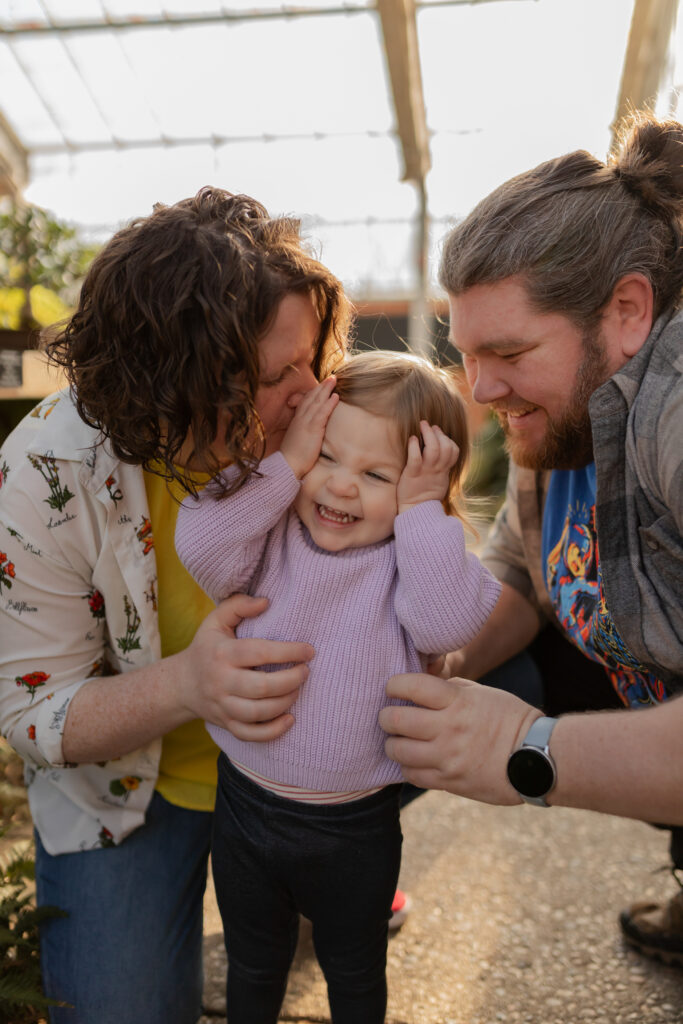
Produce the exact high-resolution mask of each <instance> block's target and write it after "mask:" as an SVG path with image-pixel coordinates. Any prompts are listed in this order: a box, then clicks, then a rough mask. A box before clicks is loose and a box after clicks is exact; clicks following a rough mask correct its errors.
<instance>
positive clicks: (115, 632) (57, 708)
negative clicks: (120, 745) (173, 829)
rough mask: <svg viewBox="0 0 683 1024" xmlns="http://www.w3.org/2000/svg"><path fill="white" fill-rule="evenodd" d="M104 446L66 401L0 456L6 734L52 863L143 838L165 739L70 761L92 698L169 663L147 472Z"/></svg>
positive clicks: (53, 399) (55, 402) (16, 436)
mask: <svg viewBox="0 0 683 1024" xmlns="http://www.w3.org/2000/svg"><path fill="white" fill-rule="evenodd" d="M98 442H99V438H98V435H97V432H96V431H94V430H93V429H92V428H90V427H88V426H87V425H86V424H85V423H83V422H82V420H81V419H80V418H79V416H78V413H77V412H76V409H75V407H74V405H73V402H72V401H71V398H70V396H69V393H68V392H66V391H64V392H60V393H58V394H55V395H52V396H50V398H48V399H45V401H43V402H41V403H40V404H39V405H38V406H37V407H36V408H35V409H34V410H33V411H32V412H31V413H29V414H28V416H27V417H25V419H24V420H23V421H22V422H21V423H20V424H19V426H18V427H17V428H16V430H14V431H13V432H12V434H11V435H10V437H9V438H8V439H7V441H6V442H5V444H4V446H3V449H2V452H0V666H1V668H0V680H1V684H0V685H1V687H2V688H1V690H0V697H1V699H0V729H1V731H2V735H3V736H5V737H6V738H7V739H8V741H9V742H10V743H11V744H12V746H13V747H14V748H15V749H16V750H17V751H18V752H19V754H20V755H21V756H22V757H23V758H24V762H25V764H26V778H27V783H28V785H29V800H30V803H31V811H32V814H33V820H34V823H35V825H36V828H37V829H38V831H39V833H40V836H41V839H42V841H43V843H44V844H45V847H46V849H47V850H48V851H49V852H50V853H64V852H71V851H75V850H84V849H94V848H97V847H101V846H110V845H113V844H116V843H119V842H121V840H122V839H123V838H125V836H126V835H128V834H129V833H130V832H131V831H133V830H134V829H135V828H137V827H138V826H139V825H141V824H142V823H143V822H144V815H145V810H146V807H147V804H148V803H149V800H150V799H151V796H152V793H153V790H154V786H155V783H156V777H157V769H158V763H159V756H160V752H161V741H160V740H156V741H155V742H153V743H151V744H149V745H148V746H147V747H145V748H143V749H142V750H139V751H136V752H134V753H131V754H127V755H125V756H124V757H120V758H116V759H115V760H113V761H108V762H104V763H102V764H84V765H73V764H68V763H65V761H64V758H63V753H62V734H63V730H64V722H65V720H66V717H67V712H68V708H69V704H70V702H71V700H72V699H73V697H74V695H75V694H76V693H77V692H78V690H79V689H80V688H81V686H83V685H84V683H85V682H87V680H88V679H91V678H93V677H94V676H107V677H111V685H112V686H115V685H116V675H117V674H118V673H121V672H127V671H129V670H131V669H134V668H138V667H142V666H144V665H148V664H150V663H151V662H153V661H156V660H158V659H159V658H160V656H161V650H160V640H159V627H158V619H157V613H156V602H155V601H151V600H150V599H149V595H150V594H153V595H154V594H156V561H155V557H154V551H153V544H154V541H153V537H152V530H151V524H150V521H149V509H148V507H147V497H146V493H145V485H144V479H143V474H142V470H141V469H139V468H138V467H136V466H127V465H124V464H122V463H120V462H119V461H118V460H117V459H116V458H114V457H113V456H112V455H111V453H110V452H109V450H108V448H107V445H106V444H101V443H98ZM141 530H142V533H143V535H142V536H141Z"/></svg>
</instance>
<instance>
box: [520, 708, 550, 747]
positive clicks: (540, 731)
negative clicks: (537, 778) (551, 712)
mask: <svg viewBox="0 0 683 1024" xmlns="http://www.w3.org/2000/svg"><path fill="white" fill-rule="evenodd" d="M556 725H557V719H556V718H547V717H545V716H544V717H543V718H537V719H536V721H535V722H533V723H532V725H531V728H530V729H529V731H528V732H527V734H526V736H525V737H524V739H523V740H522V744H521V745H522V746H523V747H540V748H541V750H544V751H545V752H546V754H547V753H548V744H549V743H550V737H551V736H552V732H553V729H554V728H555V726H556Z"/></svg>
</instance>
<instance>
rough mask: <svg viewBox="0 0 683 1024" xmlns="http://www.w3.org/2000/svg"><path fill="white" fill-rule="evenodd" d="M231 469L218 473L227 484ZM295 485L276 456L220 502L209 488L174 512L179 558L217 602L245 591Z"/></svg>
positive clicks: (284, 510) (214, 489)
mask: <svg viewBox="0 0 683 1024" xmlns="http://www.w3.org/2000/svg"><path fill="white" fill-rule="evenodd" d="M232 472H233V471H232V470H230V469H228V470H225V471H224V473H223V474H222V475H223V476H224V477H225V478H226V479H227V480H228V481H229V480H230V477H231V474H232ZM298 491H299V481H298V480H297V478H296V476H295V475H294V473H293V472H292V470H291V468H290V466H289V463H288V462H287V460H286V459H285V458H284V456H282V455H281V454H280V453H279V452H276V453H275V454H274V455H270V456H268V458H267V459H264V460H263V462H261V464H260V465H259V469H258V475H256V474H254V475H253V476H251V477H249V479H248V480H247V482H246V483H245V484H243V485H242V487H240V489H239V490H238V491H236V492H235V493H234V494H230V495H227V496H223V497H221V496H220V495H218V494H217V488H216V486H215V485H213V484H212V483H210V484H208V485H207V486H206V487H205V488H204V490H203V491H201V492H200V494H199V497H198V498H186V499H185V501H184V502H183V503H182V505H181V506H180V508H179V510H178V520H177V525H176V535H175V543H176V550H177V552H178V556H179V558H180V560H181V562H182V563H183V565H184V566H185V568H186V569H187V570H188V572H189V573H190V575H191V576H193V577H194V579H195V580H196V581H197V583H198V584H199V586H200V587H201V588H202V590H204V591H206V593H207V594H208V595H209V597H211V598H212V600H214V601H221V600H223V598H225V597H228V596H229V595H230V594H233V593H235V591H238V590H245V589H246V588H247V587H248V585H249V583H250V581H251V579H252V577H253V575H254V573H255V572H256V570H257V568H258V566H259V563H260V561H261V558H262V555H263V552H264V549H265V546H266V543H267V540H268V535H269V533H270V531H271V530H273V529H274V528H275V527H276V526H277V524H278V523H279V521H280V520H282V519H283V517H284V516H285V514H286V512H287V509H288V508H289V506H290V505H291V504H292V502H293V501H294V498H295V497H296V495H297V493H298Z"/></svg>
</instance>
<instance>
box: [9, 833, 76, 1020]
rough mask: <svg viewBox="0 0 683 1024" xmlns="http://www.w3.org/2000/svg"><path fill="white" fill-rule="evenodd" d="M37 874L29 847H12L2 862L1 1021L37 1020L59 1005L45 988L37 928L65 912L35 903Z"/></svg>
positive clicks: (64, 914)
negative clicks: (37, 905) (41, 1014)
mask: <svg viewBox="0 0 683 1024" xmlns="http://www.w3.org/2000/svg"><path fill="white" fill-rule="evenodd" d="M4 831H5V830H3V831H2V832H0V836H2V835H4ZM34 877H35V863H34V860H33V857H32V855H31V852H30V851H26V852H23V853H22V852H19V851H17V850H13V851H12V852H11V854H10V856H9V857H8V858H5V859H3V861H2V863H1V864H0V1024H35V1022H36V1021H37V1020H38V1019H39V1010H43V1009H45V1008H46V1007H48V1006H55V1005H58V1004H57V1003H56V1001H55V1000H54V999H48V998H46V996H44V995H43V992H42V987H41V981H40V959H39V948H38V928H39V925H40V924H41V922H43V921H45V920H47V919H48V918H50V917H65V916H66V913H65V912H64V911H63V910H58V909H57V908H56V907H36V906H35V905H34V902H33V880H34Z"/></svg>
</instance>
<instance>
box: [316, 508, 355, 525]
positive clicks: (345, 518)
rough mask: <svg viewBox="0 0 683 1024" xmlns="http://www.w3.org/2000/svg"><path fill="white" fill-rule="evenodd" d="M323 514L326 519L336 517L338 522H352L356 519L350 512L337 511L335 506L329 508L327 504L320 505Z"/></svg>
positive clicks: (335, 519)
mask: <svg viewBox="0 0 683 1024" xmlns="http://www.w3.org/2000/svg"><path fill="white" fill-rule="evenodd" d="M318 508H319V509H320V512H321V515H323V516H324V517H325V518H326V519H334V521H335V522H336V523H352V522H353V521H354V520H355V518H356V517H355V516H350V515H349V513H348V512H337V510H336V509H334V508H328V507H327V505H319V506H318Z"/></svg>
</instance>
